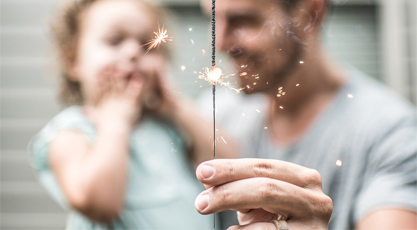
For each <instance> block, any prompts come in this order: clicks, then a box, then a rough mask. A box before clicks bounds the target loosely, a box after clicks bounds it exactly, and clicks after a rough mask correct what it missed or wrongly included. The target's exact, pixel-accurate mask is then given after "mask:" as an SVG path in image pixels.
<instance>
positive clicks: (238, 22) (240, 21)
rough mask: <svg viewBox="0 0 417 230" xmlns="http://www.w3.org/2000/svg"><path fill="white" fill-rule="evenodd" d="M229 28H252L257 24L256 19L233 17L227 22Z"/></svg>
mask: <svg viewBox="0 0 417 230" xmlns="http://www.w3.org/2000/svg"><path fill="white" fill-rule="evenodd" d="M229 23H230V25H231V26H233V27H236V28H239V27H243V26H245V27H253V26H256V25H257V23H258V20H257V18H255V17H234V18H231V19H230V20H229Z"/></svg>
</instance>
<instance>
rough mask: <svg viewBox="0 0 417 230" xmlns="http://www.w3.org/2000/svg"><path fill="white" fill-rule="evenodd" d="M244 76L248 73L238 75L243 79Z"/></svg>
mask: <svg viewBox="0 0 417 230" xmlns="http://www.w3.org/2000/svg"><path fill="white" fill-rule="evenodd" d="M246 75H248V73H246V72H243V73H240V74H239V76H241V77H244V76H246Z"/></svg>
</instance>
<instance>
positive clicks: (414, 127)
mask: <svg viewBox="0 0 417 230" xmlns="http://www.w3.org/2000/svg"><path fill="white" fill-rule="evenodd" d="M299 87H300V90H301V89H302V82H300V86H299ZM287 96H288V95H287ZM211 100H212V98H211V95H210V94H207V95H205V96H203V98H202V100H201V101H200V102H201V107H202V108H203V110H205V112H206V114H208V115H210V114H211V112H212V111H211V108H212V105H211ZM266 102H267V101H266V98H265V97H264V96H262V95H250V96H247V95H243V94H236V93H234V92H232V91H230V90H225V89H219V90H218V92H217V96H216V104H217V115H216V120H217V121H218V124H219V125H221V126H222V127H223V128H224V129H226V131H228V132H229V134H231V136H232V137H234V138H236V140H237V141H238V143H239V145H240V147H241V153H242V155H243V156H244V157H256V158H266V159H278V160H284V161H288V162H292V163H295V164H298V165H301V166H305V167H308V168H312V169H316V170H318V171H319V172H320V174H321V176H322V179H323V191H324V193H325V194H327V195H328V196H330V197H331V198H332V200H333V206H334V209H333V214H332V217H331V220H330V225H329V228H330V229H354V227H355V223H357V222H358V221H359V220H361V219H362V218H363V217H365V215H367V214H369V213H370V212H372V211H373V210H376V209H378V208H382V207H399V208H404V209H409V210H413V211H417V115H416V114H417V113H416V109H415V107H413V106H412V105H410V104H408V103H407V102H405V101H404V100H403V99H401V98H398V97H397V96H396V95H394V94H393V93H392V92H390V91H389V90H388V89H386V88H385V87H383V86H382V85H381V84H379V83H378V82H376V81H375V80H373V79H371V78H369V77H367V76H364V75H363V74H362V73H360V72H359V71H356V70H350V73H349V77H348V78H347V82H346V84H345V85H344V86H343V87H342V88H341V89H340V91H339V93H338V94H337V95H336V97H335V98H334V99H333V101H332V102H331V104H330V105H329V106H328V108H327V109H326V110H325V111H324V112H323V113H322V114H321V116H320V117H319V118H318V119H317V120H316V121H315V122H314V124H313V125H312V126H311V127H310V128H309V129H308V131H307V132H306V133H305V134H304V136H303V137H301V138H300V139H299V140H298V141H297V142H296V143H295V144H293V145H291V146H289V147H282V146H279V144H277V143H274V142H273V141H272V140H271V137H270V135H269V132H268V127H267V126H268V125H267V122H266V116H265V115H266V108H267V105H266ZM284 109H285V108H284ZM340 163H341V166H338V165H340ZM295 173H296V172H295Z"/></svg>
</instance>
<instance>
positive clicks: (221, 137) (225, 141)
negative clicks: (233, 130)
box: [220, 137, 227, 145]
mask: <svg viewBox="0 0 417 230" xmlns="http://www.w3.org/2000/svg"><path fill="white" fill-rule="evenodd" d="M220 138H221V139H222V140H223V142H224V143H225V144H226V145H227V142H226V141H225V140H224V138H223V137H220Z"/></svg>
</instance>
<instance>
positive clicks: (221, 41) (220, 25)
mask: <svg viewBox="0 0 417 230" xmlns="http://www.w3.org/2000/svg"><path fill="white" fill-rule="evenodd" d="M228 36H229V34H228V32H227V25H226V23H224V22H221V21H219V20H218V22H217V25H216V47H217V49H218V50H220V51H223V52H227V51H228V50H229V49H230V45H229V44H228V43H229V38H228Z"/></svg>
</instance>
